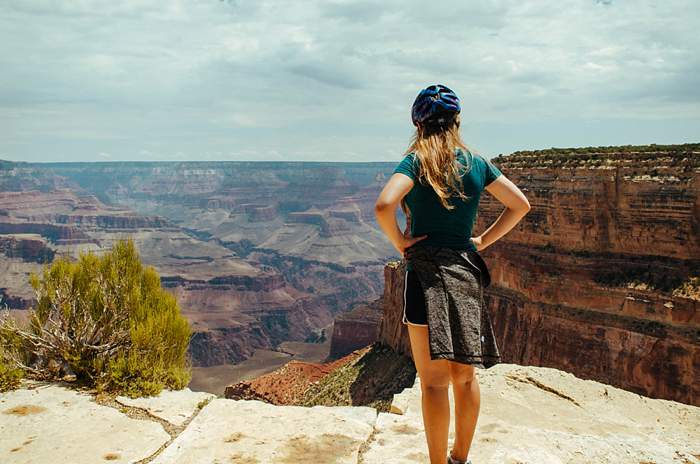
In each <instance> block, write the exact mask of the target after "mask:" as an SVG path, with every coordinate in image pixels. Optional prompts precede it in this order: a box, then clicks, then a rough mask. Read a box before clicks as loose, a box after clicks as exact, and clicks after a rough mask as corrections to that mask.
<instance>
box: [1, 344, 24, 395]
mask: <svg viewBox="0 0 700 464" xmlns="http://www.w3.org/2000/svg"><path fill="white" fill-rule="evenodd" d="M23 375H24V373H23V372H22V369H18V368H16V367H14V366H13V365H12V363H11V361H10V362H8V359H7V358H6V355H5V353H4V351H3V350H2V349H1V348H0V392H5V391H8V390H14V389H15V388H17V387H18V386H19V383H20V380H21V379H22V377H23Z"/></svg>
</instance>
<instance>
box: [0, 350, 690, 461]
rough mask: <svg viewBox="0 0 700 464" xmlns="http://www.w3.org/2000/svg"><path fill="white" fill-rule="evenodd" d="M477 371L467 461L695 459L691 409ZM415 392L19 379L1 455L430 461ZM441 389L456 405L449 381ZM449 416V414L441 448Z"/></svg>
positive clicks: (1, 435)
mask: <svg viewBox="0 0 700 464" xmlns="http://www.w3.org/2000/svg"><path fill="white" fill-rule="evenodd" d="M477 378H478V382H479V385H480V389H481V403H480V404H481V406H480V413H479V419H478V421H477V427H476V433H475V436H474V440H473V442H472V447H471V451H470V456H469V458H470V459H471V460H472V461H473V462H480V463H490V464H502V463H509V462H513V463H514V462H519V463H523V464H530V463H533V464H534V463H542V462H549V463H564V462H566V463H571V464H588V463H591V462H614V463H616V464H639V463H659V464H660V463H673V462H679V463H687V464H697V463H700V408H698V407H696V406H690V405H685V404H682V403H677V402H673V401H666V400H659V399H650V398H647V397H644V396H640V395H638V394H635V393H632V392H628V391H625V390H621V389H618V388H615V387H611V386H609V385H605V384H602V383H599V382H596V381H592V380H583V379H580V378H578V377H576V376H574V375H572V374H568V373H564V372H562V371H559V370H556V369H552V368H545V367H533V366H527V367H525V366H518V365H514V364H506V363H504V364H499V365H496V366H493V367H492V368H490V369H478V371H477ZM29 388H31V389H29ZM420 388H421V387H420V377H416V378H415V381H414V383H413V385H412V386H409V387H408V388H406V389H404V390H402V391H401V392H400V393H398V394H396V395H394V397H393V401H392V403H391V411H392V412H381V411H377V410H376V409H375V408H372V407H368V406H359V407H358V406H320V405H317V406H313V407H304V406H275V405H271V404H268V403H265V402H263V401H258V400H229V399H218V398H214V399H212V398H211V397H208V396H202V395H201V394H199V393H193V392H189V391H183V392H168V391H164V392H162V393H161V394H160V395H158V396H156V397H151V398H142V399H138V400H126V399H123V398H118V399H117V400H118V401H114V400H112V399H109V398H100V397H94V396H92V395H91V394H90V393H89V392H76V391H73V390H68V389H66V388H64V387H61V386H58V385H43V386H38V385H30V386H27V385H26V384H25V387H24V388H23V389H20V390H17V391H14V392H9V393H6V394H3V395H2V396H1V397H0V461H1V462H3V464H19V463H27V462H36V463H44V462H51V463H53V464H83V463H85V464H87V463H90V464H92V463H95V462H104V461H116V462H144V463H146V462H150V463H153V464H174V463H177V464H212V463H216V462H221V463H223V462H234V463H236V462H237V463H244V462H246V463H262V462H282V463H290V464H291V463H294V464H296V463H306V462H335V463H348V464H380V463H387V462H390V463H397V464H403V463H406V464H409V463H410V464H416V463H427V462H428V457H427V445H426V440H425V431H424V427H423V418H422V408H421V399H420V398H421V390H420ZM448 396H449V399H450V404H451V405H453V404H454V400H455V398H454V395H453V392H452V389H451V388H450V389H448ZM454 421H455V418H454V414H452V413H451V414H450V426H449V442H448V446H449V445H451V444H452V442H453V441H454V430H455V424H454ZM67 424H70V426H66V425H67Z"/></svg>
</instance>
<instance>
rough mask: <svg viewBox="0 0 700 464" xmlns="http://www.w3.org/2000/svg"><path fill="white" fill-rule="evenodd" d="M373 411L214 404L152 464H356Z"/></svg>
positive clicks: (242, 402) (237, 402) (247, 402)
mask: <svg viewBox="0 0 700 464" xmlns="http://www.w3.org/2000/svg"><path fill="white" fill-rule="evenodd" d="M376 416H377V410H376V409H374V408H370V407H366V406H362V407H352V406H314V407H310V408H309V407H303V406H274V405H271V404H268V403H264V402H262V401H257V400H228V399H214V400H212V401H211V402H210V403H209V404H208V405H207V406H205V407H204V408H203V409H202V411H201V412H200V413H199V414H198V415H197V417H195V418H194V419H193V420H192V422H190V423H189V424H188V426H187V428H186V429H185V430H184V431H183V432H182V433H181V434H180V435H179V436H178V437H177V438H176V439H175V440H174V441H173V442H172V443H171V444H170V445H169V446H168V447H167V448H166V449H165V450H164V451H163V452H162V453H161V454H160V455H159V456H158V458H156V459H155V460H154V461H153V463H152V464H172V463H178V464H213V463H236V462H238V463H253V462H260V463H263V462H279V463H290V464H291V463H306V462H308V463H312V462H335V463H338V464H343V463H347V464H350V463H352V464H356V463H357V460H358V451H359V448H360V446H361V445H362V444H363V443H364V442H365V441H366V440H367V439H368V438H369V436H370V434H371V432H372V429H373V425H374V421H375V419H376Z"/></svg>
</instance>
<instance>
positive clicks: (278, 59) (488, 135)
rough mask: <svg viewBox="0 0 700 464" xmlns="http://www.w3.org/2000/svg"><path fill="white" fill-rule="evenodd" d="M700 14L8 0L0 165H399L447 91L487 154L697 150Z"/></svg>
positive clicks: (691, 9)
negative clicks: (436, 94)
mask: <svg viewBox="0 0 700 464" xmlns="http://www.w3.org/2000/svg"><path fill="white" fill-rule="evenodd" d="M699 18H700V2H699V1H697V0H666V1H644V0H639V1H632V0H628V1H618V0H598V1H596V0H581V1H574V0H553V1H523V0H519V1H478V2H477V1H464V0H461V1H460V0H456V1H451V2H439V1H438V2H425V1H407V0H388V1H387V0H385V1H381V2H379V1H378V2H369V1H332V2H331V1H325V2H315V1H303V2H301V1H297V2H290V1H248V0H237V1H232V0H229V1H218V0H191V1H184V0H183V1H171V0H167V1H166V0H160V1H147V0H140V1H136V0H132V1H116V0H105V1H87V0H83V1H80V0H64V1H52V0H45V1H40V0H16V1H10V0H3V1H2V2H0V44H1V45H0V159H12V160H26V161H109V160H331V161H398V160H399V158H400V156H401V154H402V153H403V151H404V150H405V148H406V145H407V143H408V140H409V138H410V136H411V133H412V131H413V126H412V124H411V121H410V107H411V104H412V102H413V99H414V98H415V95H416V93H417V92H418V91H419V90H420V89H421V88H422V87H425V86H426V85H429V84H431V83H438V82H439V83H443V84H445V85H447V86H449V87H451V88H452V89H453V90H455V91H456V92H457V94H458V95H459V96H460V98H461V99H462V102H463V108H464V109H463V115H462V120H463V136H464V138H465V141H466V142H467V144H468V145H470V146H472V147H473V148H474V149H476V150H477V151H479V152H481V153H483V154H485V155H486V156H488V157H491V156H495V155H497V154H499V153H510V152H512V151H515V150H518V149H534V148H548V147H551V146H557V147H563V146H586V145H618V144H646V143H682V142H690V141H693V142H698V141H700V136H699V134H700V131H699V129H700V78H699V76H700V34H698V30H700V19H699Z"/></svg>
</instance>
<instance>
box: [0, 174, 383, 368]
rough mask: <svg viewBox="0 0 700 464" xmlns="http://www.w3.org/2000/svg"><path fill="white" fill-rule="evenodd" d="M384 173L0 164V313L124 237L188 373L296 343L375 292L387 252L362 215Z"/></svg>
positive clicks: (368, 214)
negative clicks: (148, 269)
mask: <svg viewBox="0 0 700 464" xmlns="http://www.w3.org/2000/svg"><path fill="white" fill-rule="evenodd" d="M392 166H393V163H379V164H368V165H364V164H355V163H349V164H335V163H332V164H330V163H216V162H214V163H52V164H28V163H11V162H3V163H2V164H0V275H1V276H2V277H1V278H0V297H2V301H1V302H0V303H3V304H8V305H9V306H10V307H11V308H15V309H18V308H26V307H28V306H30V305H31V302H32V298H33V293H32V290H31V288H30V287H29V285H28V275H29V273H31V272H37V271H40V270H41V263H43V262H50V261H51V260H52V259H53V258H54V257H55V256H61V255H68V256H72V257H77V256H78V254H79V253H80V252H82V251H94V252H97V253H99V252H101V251H102V250H105V249H108V248H109V247H111V244H112V243H113V242H114V241H115V240H118V239H122V238H127V237H129V238H132V239H133V240H134V241H135V242H136V245H137V247H138V249H139V251H140V253H141V257H142V259H143V260H144V262H145V263H146V264H150V265H153V266H155V267H156V269H157V270H158V272H159V273H160V275H161V277H162V283H163V285H164V286H165V287H166V288H167V289H168V291H170V292H172V293H173V294H175V295H176V296H177V298H178V301H179V302H180V305H181V307H182V309H183V312H184V313H185V314H186V316H187V317H188V319H189V320H190V322H191V323H192V325H193V327H194V330H195V335H194V337H193V339H192V341H191V344H190V353H191V355H192V359H193V362H194V364H195V365H196V366H218V365H223V364H229V363H237V362H240V361H243V360H245V359H247V358H248V357H249V356H251V355H252V354H253V353H254V352H255V350H256V349H276V347H277V346H278V345H279V344H280V343H281V342H284V341H305V340H307V339H310V338H313V337H314V336H315V334H317V333H318V332H319V331H320V330H322V329H323V328H325V327H327V326H329V325H330V324H331V323H332V322H333V319H334V317H335V316H336V315H338V314H341V313H342V312H344V311H346V310H347V309H348V308H350V307H352V306H353V305H355V304H357V303H360V302H365V301H368V300H372V299H375V298H376V297H377V296H378V295H379V294H380V292H381V285H382V280H381V278H380V276H381V272H382V266H383V262H384V261H385V259H386V258H387V257H389V256H391V255H392V254H393V249H392V248H391V246H390V244H389V243H388V241H387V240H386V239H385V238H384V237H383V236H382V235H381V233H380V232H379V231H378V230H377V228H376V225H374V224H373V221H374V218H373V215H372V214H371V210H372V204H373V201H374V199H375V197H376V195H377V194H378V193H379V189H380V188H381V183H380V182H379V180H380V179H381V178H382V176H383V175H384V174H385V173H386V172H388V171H390V169H392ZM305 216H313V218H312V219H311V220H310V219H309V218H307V217H305ZM314 218H315V219H314ZM367 218H371V220H367ZM27 234H33V235H31V236H30V235H27ZM19 237H22V238H21V239H20V238H19ZM41 243H43V248H40V244H41Z"/></svg>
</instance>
